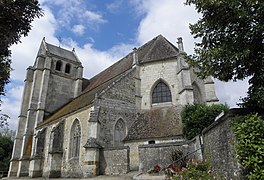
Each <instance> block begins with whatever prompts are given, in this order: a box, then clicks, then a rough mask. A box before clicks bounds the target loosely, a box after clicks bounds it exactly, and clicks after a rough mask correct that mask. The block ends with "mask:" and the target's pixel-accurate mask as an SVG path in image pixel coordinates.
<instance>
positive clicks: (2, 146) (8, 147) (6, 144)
mask: <svg viewBox="0 0 264 180" xmlns="http://www.w3.org/2000/svg"><path fill="white" fill-rule="evenodd" d="M12 149H13V141H12V140H11V138H10V137H7V136H2V135H1V136H0V169H1V171H4V172H7V171H8V168H9V161H10V159H11V155H12Z"/></svg>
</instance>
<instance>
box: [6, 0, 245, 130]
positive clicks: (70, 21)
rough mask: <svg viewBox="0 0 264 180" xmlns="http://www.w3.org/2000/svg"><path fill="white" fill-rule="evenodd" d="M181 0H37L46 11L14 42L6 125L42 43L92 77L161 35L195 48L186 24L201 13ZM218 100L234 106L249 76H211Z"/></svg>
mask: <svg viewBox="0 0 264 180" xmlns="http://www.w3.org/2000/svg"><path fill="white" fill-rule="evenodd" d="M184 1H185V0H100V1H99V0H56V1H54V0H40V1H39V2H40V4H41V8H42V9H43V10H44V16H43V17H41V18H39V19H36V20H35V21H34V22H33V23H32V30H31V31H30V33H29V35H28V36H27V37H23V38H22V39H21V43H19V44H16V45H13V46H12V47H11V51H12V68H13V71H12V72H11V83H9V84H8V86H7V87H6V96H4V97H1V99H2V101H3V104H2V106H1V109H2V112H3V113H6V114H8V115H9V116H10V117H11V119H10V120H9V128H10V129H13V130H15V129H16V128H17V124H18V116H19V112H20V106H21V98H22V93H23V86H24V79H25V74H26V69H27V67H29V66H32V65H33V64H34V61H35V58H36V54H37V51H38V48H39V46H40V43H41V41H42V39H43V37H45V40H46V42H48V43H51V44H54V45H57V46H60V47H63V48H66V49H68V50H72V49H73V48H75V52H76V53H77V56H78V57H79V59H80V60H81V62H82V64H83V66H84V77H85V78H91V77H93V76H94V75H96V74H97V73H98V72H100V71H102V70H103V69H105V68H107V67H108V66H110V65H111V64H113V63H114V62H116V61H118V60H119V59H120V58H122V57H123V56H124V55H126V54H128V53H129V52H131V51H132V49H133V48H134V47H139V46H141V45H143V44H144V43H146V42H148V41H149V40H151V39H153V38H154V37H156V36H158V35H159V34H162V35H163V36H164V37H165V38H167V39H168V40H169V41H170V42H171V43H173V44H174V45H175V46H176V42H177V38H178V37H182V38H183V43H184V50H185V51H186V53H187V54H192V53H193V48H194V42H197V41H198V40H195V39H193V37H192V35H191V34H190V30H189V28H188V26H189V24H190V23H191V24H193V23H195V22H196V21H197V20H198V19H199V17H200V15H199V14H197V12H196V11H195V9H194V7H191V6H185V5H184ZM215 88H216V95H217V97H218V98H219V100H220V103H226V104H228V105H229V106H230V107H236V103H237V102H239V99H240V98H241V97H244V96H246V91H247V88H248V83H247V80H244V81H237V82H227V83H224V82H220V81H217V80H216V81H215Z"/></svg>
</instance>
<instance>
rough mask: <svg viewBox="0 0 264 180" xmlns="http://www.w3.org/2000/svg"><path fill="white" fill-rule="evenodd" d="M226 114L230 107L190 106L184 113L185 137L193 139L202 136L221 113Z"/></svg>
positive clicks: (186, 107)
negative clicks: (204, 130) (203, 131)
mask: <svg viewBox="0 0 264 180" xmlns="http://www.w3.org/2000/svg"><path fill="white" fill-rule="evenodd" d="M222 111H223V112H224V113H226V112H227V111H228V107H227V106H226V105H222V104H213V105H211V106H209V105H207V104H193V105H192V104H188V105H186V106H185V107H184V109H183V111H182V114H181V116H182V122H183V135H184V137H185V138H187V139H192V138H194V137H195V136H196V135H198V134H201V133H202V130H203V129H204V128H206V127H208V126H209V125H210V124H212V123H213V122H214V120H215V118H216V117H217V116H218V115H219V114H220V113H221V112H222Z"/></svg>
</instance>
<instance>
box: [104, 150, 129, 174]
mask: <svg viewBox="0 0 264 180" xmlns="http://www.w3.org/2000/svg"><path fill="white" fill-rule="evenodd" d="M129 171H130V169H129V147H128V146H124V147H115V148H107V149H102V150H101V151H100V174H106V175H118V174H126V173H128V172H129Z"/></svg>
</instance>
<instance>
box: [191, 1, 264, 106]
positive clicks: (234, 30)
mask: <svg viewBox="0 0 264 180" xmlns="http://www.w3.org/2000/svg"><path fill="white" fill-rule="evenodd" d="M186 4H187V5H194V6H195V8H196V10H197V11H198V13H200V14H201V15H202V17H201V18H200V19H199V20H198V21H197V22H196V23H195V24H192V25H190V29H191V33H192V35H194V37H195V38H197V39H199V40H200V42H199V43H196V47H195V53H194V55H192V56H189V62H190V64H192V65H193V66H195V67H198V68H199V69H200V72H199V73H198V75H199V76H200V77H202V78H205V77H207V76H209V75H211V76H213V77H215V78H217V79H219V80H222V81H228V80H234V81H236V80H241V79H244V78H246V77H250V80H249V84H250V87H249V89H248V96H247V97H246V98H243V99H242V100H243V103H242V104H241V106H242V107H248V108H252V109H259V108H264V85H263V81H264V40H263V37H264V23H263V19H264V1H260V0H219V1H217V0H186Z"/></svg>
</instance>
